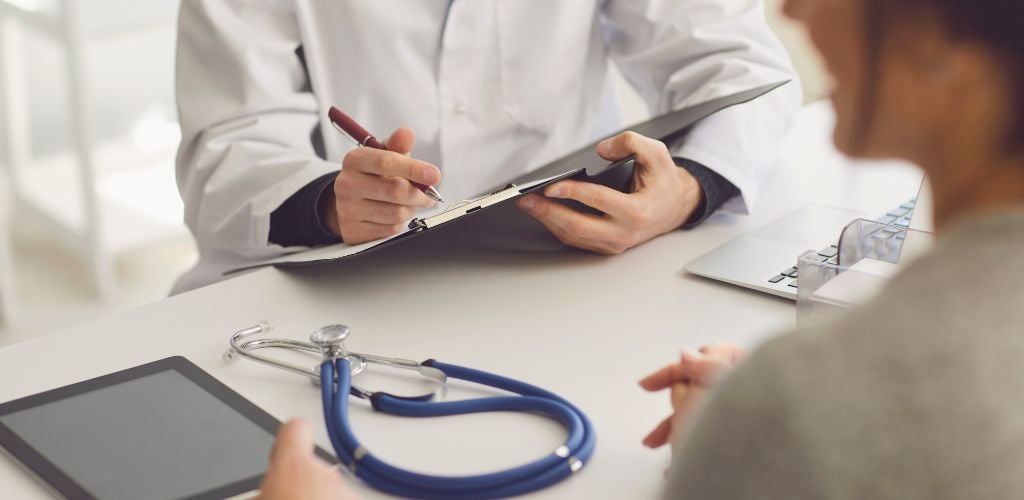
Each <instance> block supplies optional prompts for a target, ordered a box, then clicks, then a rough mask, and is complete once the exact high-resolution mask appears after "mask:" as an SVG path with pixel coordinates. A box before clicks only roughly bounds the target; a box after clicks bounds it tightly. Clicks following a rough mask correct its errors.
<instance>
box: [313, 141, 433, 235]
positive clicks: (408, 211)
mask: <svg viewBox="0 0 1024 500" xmlns="http://www.w3.org/2000/svg"><path fill="white" fill-rule="evenodd" d="M415 142H416V134H415V133H413V131H412V130H410V129H408V128H400V129H398V130H396V131H395V133H393V134H391V137H389V138H388V140H387V141H385V145H386V146H387V148H388V150H387V151H385V150H380V149H372V148H356V149H353V150H352V151H349V153H348V154H347V155H345V158H344V160H342V168H341V172H339V173H338V177H337V178H336V179H335V180H334V189H333V190H331V191H329V192H327V193H324V196H322V197H321V199H320V206H319V210H320V220H322V221H323V222H324V225H325V226H327V229H328V230H330V231H331V232H332V233H334V235H335V236H338V237H340V238H341V239H342V241H344V242H345V243H348V244H351V245H355V244H359V243H365V242H367V241H372V240H376V239H379V238H384V237H386V236H391V235H393V234H397V233H400V232H402V231H404V230H405V229H406V227H405V224H406V223H407V222H408V221H409V219H411V218H412V217H413V216H414V215H415V214H416V209H417V208H427V207H432V206H434V201H433V200H431V199H430V198H428V197H427V195H425V194H423V193H422V192H421V191H420V190H418V189H416V187H415V186H413V185H412V183H410V182H409V181H415V182H419V183H421V184H426V185H428V186H433V185H435V184H437V183H438V182H441V170H440V169H438V168H437V167H436V166H434V165H431V164H430V163H427V162H425V161H421V160H417V159H415V158H412V157H410V156H409V152H410V151H412V147H413V144H415Z"/></svg>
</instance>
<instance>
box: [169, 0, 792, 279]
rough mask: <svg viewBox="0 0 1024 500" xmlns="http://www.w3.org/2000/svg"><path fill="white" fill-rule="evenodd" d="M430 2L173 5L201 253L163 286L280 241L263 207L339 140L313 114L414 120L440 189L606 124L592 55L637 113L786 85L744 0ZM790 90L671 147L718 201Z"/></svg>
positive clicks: (771, 147)
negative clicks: (692, 164) (635, 101)
mask: <svg viewBox="0 0 1024 500" xmlns="http://www.w3.org/2000/svg"><path fill="white" fill-rule="evenodd" d="M448 7H449V3H448V0H258V1H257V0H183V1H182V4H181V12H180V17H179V27H178V54H177V94H178V108H179V110H178V111H179V118H180V121H181V129H182V142H181V148H180V150H179V153H178V160H177V179H178V187H179V189H180V191H181V195H182V198H183V199H184V202H185V221H186V223H187V224H188V226H189V228H190V229H191V230H192V233H193V235H194V236H195V238H196V241H197V243H198V246H199V249H200V255H201V258H200V262H199V263H198V265H197V266H196V267H195V268H194V269H193V270H192V271H190V272H189V273H188V274H186V275H185V276H184V277H183V278H182V279H181V280H180V281H179V283H178V285H177V287H176V290H178V291H181V290H185V289H189V288H194V287H197V286H202V285H205V284H208V283H212V282H214V281H217V280H219V279H221V278H222V276H221V275H222V273H223V272H224V271H226V270H229V269H231V268H235V267H240V266H242V265H245V264H247V263H251V262H253V261H255V260H258V259H265V258H268V257H272V256H275V255H279V254H281V253H283V252H285V251H290V250H296V249H294V248H291V249H285V248H282V247H280V246H277V245H273V244H270V243H268V233H269V226H270V217H269V216H270V213H271V212H273V211H274V209H275V208H277V207H278V206H279V205H281V203H282V202H284V201H285V200H286V199H288V197H289V196H291V195H292V194H293V193H295V192H296V191H297V190H298V189H300V188H301V187H302V186H304V185H306V184H307V183H309V182H311V181H312V180H314V179H316V178H317V177H319V176H321V175H323V174H325V173H328V172H331V171H335V170H337V169H338V168H339V167H340V160H341V158H342V157H343V156H344V155H345V153H346V152H347V151H348V149H349V148H351V147H352V146H351V143H350V142H349V141H348V139H347V138H345V137H343V136H341V134H339V133H337V132H336V131H335V130H334V129H333V128H331V127H330V126H329V123H327V122H326V120H324V119H323V117H324V116H325V115H326V112H327V109H328V108H329V107H330V106H331V105H337V106H338V107H339V108H341V109H342V110H344V111H346V112H347V113H349V114H350V115H352V116H354V117H356V118H357V119H358V120H359V121H360V122H362V125H364V126H365V127H366V128H367V129H368V130H370V131H371V132H373V133H375V134H376V135H378V136H380V137H386V136H387V135H388V134H390V133H391V131H393V130H394V129H395V128H397V127H399V126H408V127H411V128H413V129H414V130H415V131H416V134H417V141H416V147H415V149H414V150H413V155H414V156H416V157H419V158H422V159H424V160H426V161H429V162H432V163H434V164H436V165H438V166H439V167H440V168H441V170H442V172H443V174H444V180H443V181H442V183H441V184H440V186H439V189H440V191H441V192H442V193H444V195H445V197H446V198H447V199H451V200H458V199H461V198H465V197H468V196H471V195H475V194H477V193H479V192H481V191H483V190H485V189H488V188H491V187H493V186H494V185H496V184H499V183H500V182H501V181H503V180H507V179H509V178H512V177H515V176H516V175H518V174H521V173H523V172H525V171H527V170H529V169H530V168H533V167H538V166H540V165H543V164H544V163H545V162H547V161H549V160H551V159H554V158H556V157H558V156H560V155H562V154H565V153H567V152H569V151H571V150H573V149H576V148H578V147H581V146H582V145H584V144H586V143H588V142H591V141H592V140H595V139H597V138H599V137H601V136H604V135H607V134H609V133H611V132H613V131H615V130H616V129H618V128H621V127H622V126H623V125H624V124H623V123H622V118H621V114H620V112H619V108H618V103H617V101H616V98H615V93H614V92H613V88H612V84H611V80H610V78H609V62H610V61H614V62H615V63H617V64H618V66H619V68H621V70H622V72H623V74H624V75H625V76H626V78H627V79H628V80H629V81H630V82H631V84H632V85H633V86H635V87H636V88H637V90H638V91H639V93H640V94H641V95H642V97H643V98H644V99H645V100H646V102H647V104H648V105H649V107H650V109H651V110H652V112H653V113H655V114H657V113H663V112H666V111H669V110H672V109H678V108H680V107H683V106H687V105H691V104H694V103H698V102H701V101H705V100H709V99H712V98H715V97H720V96H723V95H727V94H730V93H733V92H737V91H740V90H746V89H748V88H752V87H755V86H758V85H763V84H766V83H771V82H777V81H780V80H785V79H791V78H795V77H794V75H793V72H792V70H791V66H790V62H789V59H788V57H787V55H786V53H785V50H784V48H783V47H782V45H781V44H780V43H779V41H778V40H777V39H776V37H775V36H774V35H773V34H772V32H771V31H770V29H769V28H768V27H767V25H766V24H765V20H764V11H763V5H762V2H761V0H455V1H454V3H452V4H451V10H450V13H448V18H447V21H446V20H445V15H446V11H447V9H448ZM300 45H301V46H302V48H303V51H304V55H305V60H306V65H307V68H308V78H307V71H305V70H304V68H303V66H302V64H301V63H300V59H299V58H298V57H297V56H296V48H298V47H299V46H300ZM799 96H800V90H799V85H797V84H791V85H788V86H787V87H784V88H783V89H780V90H779V91H776V92H774V93H772V94H770V95H769V96H766V97H765V98H762V99H759V100H757V101H755V102H752V103H750V104H746V105H742V106H739V107H736V108H732V109H730V110H726V111H724V112H722V113H719V114H718V115H716V116H713V117H712V118H710V119H708V120H705V121H704V122H702V123H701V124H699V125H698V126H697V127H696V128H695V130H694V131H693V133H692V134H690V135H689V136H688V138H687V139H686V140H684V141H683V142H682V143H681V144H675V145H670V146H671V147H672V149H673V154H675V155H677V156H682V157H686V158H690V159H692V160H694V161H697V162H699V163H702V164H704V165H706V166H707V167H709V168H711V169H713V170H715V171H717V172H718V173H719V174H721V175H722V176H724V177H725V178H726V179H728V180H729V181H731V182H732V183H733V184H734V185H736V186H737V187H738V188H739V189H740V191H741V192H742V196H741V198H739V199H736V200H733V201H732V202H731V203H729V204H727V205H726V207H724V209H725V210H730V211H745V210H748V209H749V208H750V207H751V206H752V205H753V203H754V200H755V198H756V196H757V187H758V184H759V183H760V181H761V180H762V179H763V178H764V177H765V176H766V175H767V173H768V172H769V171H770V169H771V168H772V167H773V165H774V164H775V162H776V161H777V158H778V155H777V153H778V150H779V145H780V143H781V140H782V138H783V136H784V134H785V133H786V131H787V130H788V128H789V127H790V125H791V124H792V122H793V121H794V119H795V117H796V113H797V111H798V107H799V100H800V97H799ZM314 133H320V134H322V136H323V139H324V142H325V149H326V160H325V159H321V158H319V157H318V156H317V154H316V153H315V151H314V147H313V141H312V140H311V137H312V135H313V134H314Z"/></svg>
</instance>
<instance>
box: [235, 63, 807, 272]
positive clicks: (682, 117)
mask: <svg viewBox="0 0 1024 500" xmlns="http://www.w3.org/2000/svg"><path fill="white" fill-rule="evenodd" d="M787 83H789V80H787V81H783V82H778V83H773V84H770V85H764V86H761V87H757V88H753V89H750V90H746V91H742V92H737V93H735V94H731V95H727V96H725V97H720V98H717V99H712V100H710V101H706V102H703V103H700V104H697V105H694V106H690V107H687V108H683V109H680V110H678V111H673V112H670V113H666V114H664V115H660V116H657V117H655V118H653V119H651V120H648V121H646V122H643V123H640V124H637V125H633V126H630V127H627V128H625V129H623V130H621V131H620V132H618V133H621V132H625V131H627V130H632V131H634V132H636V133H638V134H641V135H644V136H647V137H651V138H655V139H658V140H660V141H662V142H665V143H672V142H675V141H676V140H678V139H680V138H682V137H683V136H685V135H686V134H687V133H688V132H689V131H690V129H691V128H692V127H693V126H694V125H695V124H696V123H697V122H699V121H701V120H703V119H704V118H707V117H709V116H711V115H713V114H715V113H717V112H719V111H722V110H724V109H727V108H730V107H732V106H736V105H739V104H743V103H746V102H750V101H752V100H754V99H757V98H759V97H761V96H763V95H765V94H767V93H769V92H771V91H773V90H775V89H777V88H779V87H782V86H783V85H786V84H787ZM612 135H616V134H612ZM596 146H597V142H594V143H593V144H590V145H587V146H585V147H583V148H581V149H579V150H576V151H574V152H572V153H570V154H568V155H566V156H563V157H561V158H559V159H557V160H555V161H553V162H551V163H548V164H547V165H544V166H541V167H540V168H537V169H534V170H532V171H530V172H528V173H526V174H524V175H521V176H520V177H518V178H515V179H512V180H510V181H508V182H507V183H504V184H502V185H500V186H497V187H495V188H494V189H491V190H489V191H487V192H486V193H484V194H482V195H481V196H478V197H475V198H472V199H469V200H464V201H460V202H457V203H453V204H452V205H451V206H449V207H447V208H446V209H445V210H444V211H443V212H440V213H437V214H432V215H428V216H424V217H417V218H414V219H412V221H410V222H409V225H408V229H407V230H405V231H403V232H401V233H399V234H396V235H393V236H389V237H387V238H382V239H379V240H375V241H371V242H367V243H363V244H360V245H348V244H345V243H338V244H335V245H328V246H323V247H317V248H312V249H309V250H304V251H299V252H295V253H290V254H286V255H283V256H280V257H276V258H272V259H268V260H265V261H262V262H258V263H254V264H252V265H249V266H245V267H240V268H237V269H232V270H230V271H227V272H225V273H224V275H225V276H228V275H232V274H235V273H239V272H242V271H247V270H251V269H256V268H260V267H266V266H275V267H291V266H309V265H316V264H322V263H326V262H342V261H348V260H352V259H356V258H358V257H360V256H362V255H366V254H369V253H372V252H376V251H378V250H381V249H383V248H387V247H390V246H392V245H397V244H399V243H401V242H405V241H408V240H411V239H414V238H416V237H417V236H418V235H422V234H425V233H429V232H432V231H434V230H436V229H437V228H439V227H442V226H451V225H456V224H460V223H462V222H464V221H467V220H470V219H475V218H477V217H487V214H488V213H492V212H494V209H495V208H496V207H501V206H504V205H506V204H509V203H512V202H513V201H514V200H516V199H517V198H520V197H522V196H524V195H526V194H529V193H532V192H535V191H539V190H542V189H544V188H545V187H547V186H548V185H550V184H552V183H555V182H558V181H561V180H564V179H570V178H571V179H577V180H584V181H588V182H595V183H599V184H603V185H606V186H609V187H612V188H615V189H618V190H620V191H627V190H628V188H629V179H630V178H631V177H632V173H633V166H634V164H635V159H634V158H632V157H629V158H625V159H623V160H619V161H615V162H611V163H609V162H608V161H607V160H605V159H603V158H601V157H600V156H598V155H597V152H596ZM494 223H495V224H500V223H501V221H500V220H496V221H494Z"/></svg>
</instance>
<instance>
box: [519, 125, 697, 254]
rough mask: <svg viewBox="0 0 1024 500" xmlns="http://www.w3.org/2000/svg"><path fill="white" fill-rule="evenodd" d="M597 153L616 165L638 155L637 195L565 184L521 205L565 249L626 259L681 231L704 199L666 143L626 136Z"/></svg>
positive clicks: (605, 144)
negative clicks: (578, 206)
mask: <svg viewBox="0 0 1024 500" xmlns="http://www.w3.org/2000/svg"><path fill="white" fill-rule="evenodd" d="M597 152H598V154H600V155H601V157H603V158H605V159H607V160H612V161H614V160H621V159H623V158H626V157H628V156H630V155H634V154H635V155H636V167H635V168H634V171H633V192H632V193H629V194H626V193H622V192H619V191H617V190H615V189H612V188H609V187H605V186H601V185H598V184H592V183H589V182H579V181H573V180H566V181H562V182H558V183H555V184H553V185H551V186H549V187H548V188H547V189H545V190H544V196H538V195H527V196H524V197H523V198H522V199H520V200H519V202H518V205H519V208H521V209H523V210H524V211H526V213H528V214H530V215H531V216H533V217H534V218H536V219H537V220H539V221H540V222H541V223H542V224H544V225H545V226H546V227H547V228H548V230H549V231H551V233H552V234H554V235H555V237H557V238H558V239H559V240H561V241H562V242H563V243H565V244H566V245H570V246H574V247H578V248H582V249H584V250H590V251H592V252H597V253H602V254H619V253H622V252H624V251H626V250H628V249H630V248H632V247H634V246H636V245H639V244H641V243H643V242H645V241H647V240H650V239H651V238H654V237H655V236H660V235H662V234H664V233H667V232H670V231H674V230H676V229H679V227H680V226H682V225H683V224H684V223H685V222H686V221H687V219H689V218H690V215H691V214H693V212H694V210H696V208H697V207H698V206H699V205H700V202H701V200H702V199H703V197H704V194H703V193H702V191H701V187H700V183H698V182H697V180H696V179H694V178H693V176H692V175H690V173H689V172H687V171H686V170H685V169H682V168H679V167H677V166H676V164H675V162H674V161H673V160H672V156H671V155H670V154H669V152H668V148H666V147H665V144H664V143H662V142H661V141H656V140H654V139H650V138H648V137H644V136H642V135H639V134H637V133H634V132H625V133H622V134H619V135H617V136H615V137H612V138H611V139H607V140H605V141H603V142H601V143H600V144H598V146H597ZM545 196H546V197H547V198H545ZM548 198H560V199H570V200H576V201H578V202H580V203H583V204H584V205H587V206H589V207H592V208H595V209H597V210H599V211H601V212H603V213H604V215H592V214H586V213H581V212H578V211H576V210H573V209H572V208H569V207H567V206H565V205H563V204H561V203H558V202H555V201H552V200H550V199H548Z"/></svg>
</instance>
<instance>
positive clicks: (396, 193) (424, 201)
mask: <svg viewBox="0 0 1024 500" xmlns="http://www.w3.org/2000/svg"><path fill="white" fill-rule="evenodd" d="M335 196H336V197H337V199H339V200H341V201H342V203H344V202H345V201H348V200H362V199H367V200H376V201H383V202H388V203H393V204H396V205H408V206H413V207H423V208H429V207H432V206H434V203H435V202H434V200H431V199H430V198H428V197H427V195H425V194H423V192H422V191H420V190H419V189H418V188H416V186H413V185H412V183H410V182H409V181H407V180H405V179H402V178H401V177H381V176H379V175H374V174H366V173H362V172H345V171H342V173H341V174H340V175H339V176H338V180H337V181H336V183H335Z"/></svg>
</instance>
